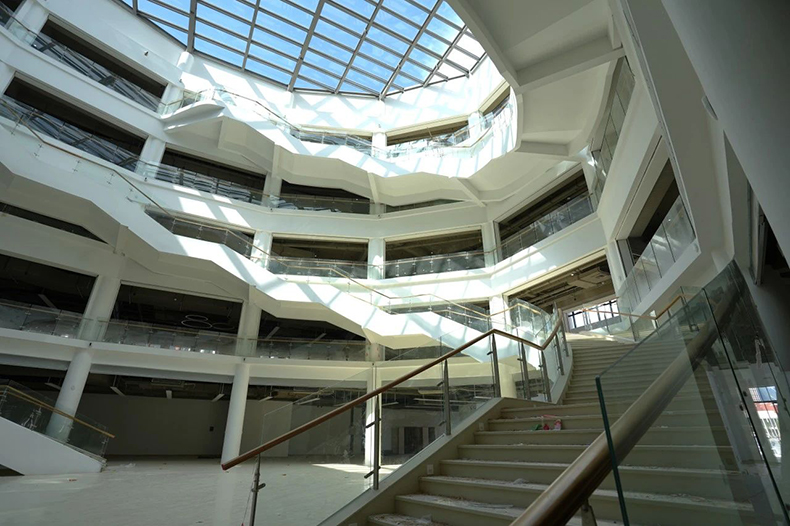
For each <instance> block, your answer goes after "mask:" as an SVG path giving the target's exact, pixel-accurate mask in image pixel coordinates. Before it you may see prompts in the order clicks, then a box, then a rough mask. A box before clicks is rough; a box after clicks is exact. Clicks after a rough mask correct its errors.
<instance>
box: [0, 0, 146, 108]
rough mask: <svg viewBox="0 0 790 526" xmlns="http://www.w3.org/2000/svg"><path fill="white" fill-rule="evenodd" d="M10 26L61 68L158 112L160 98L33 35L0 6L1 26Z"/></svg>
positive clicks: (43, 36) (16, 33) (56, 44)
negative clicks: (61, 66) (64, 66)
mask: <svg viewBox="0 0 790 526" xmlns="http://www.w3.org/2000/svg"><path fill="white" fill-rule="evenodd" d="M11 21H12V22H11ZM9 23H10V24H13V33H14V34H15V35H16V36H17V37H18V38H20V39H21V40H23V41H24V42H26V43H30V45H32V46H33V47H34V48H35V49H37V50H38V51H40V52H41V53H43V54H44V55H46V56H48V57H50V58H52V59H54V60H56V61H58V62H60V63H61V64H65V65H66V66H68V67H70V68H72V69H74V70H75V71H77V72H79V73H81V74H82V75H85V76H86V77H88V78H89V79H91V80H95V81H96V82H98V83H99V84H101V85H102V86H106V87H108V88H109V89H111V90H113V91H115V92H116V93H119V94H121V95H123V96H124V97H126V98H127V99H129V100H132V101H134V102H136V103H137V104H140V105H141V106H143V107H145V108H148V109H149V110H153V111H156V109H157V108H158V106H159V97H157V96H155V95H153V94H151V93H149V92H147V91H146V90H144V89H143V88H141V87H139V86H137V85H136V84H134V83H133V82H131V81H129V80H127V79H125V78H123V77H120V76H119V75H117V74H115V73H113V72H112V71H110V70H109V69H107V68H106V67H104V66H102V65H101V64H98V63H96V62H94V61H93V60H91V59H89V58H88V57H86V56H84V55H82V54H80V53H78V52H76V51H74V50H73V49H70V48H69V47H67V46H66V45H64V44H62V43H60V42H58V41H57V40H54V39H53V38H51V37H49V36H47V35H45V34H43V33H34V32H32V31H30V30H28V29H27V28H26V27H25V26H23V25H22V24H21V23H19V22H18V21H17V20H16V19H15V18H14V16H13V12H11V10H10V9H9V8H8V7H7V6H5V5H3V4H1V3H0V24H2V25H4V26H5V25H9Z"/></svg>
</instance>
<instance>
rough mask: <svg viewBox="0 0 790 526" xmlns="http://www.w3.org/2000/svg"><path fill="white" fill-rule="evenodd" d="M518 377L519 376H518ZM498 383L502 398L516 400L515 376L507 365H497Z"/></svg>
mask: <svg viewBox="0 0 790 526" xmlns="http://www.w3.org/2000/svg"><path fill="white" fill-rule="evenodd" d="M519 376H520V375H519ZM499 381H500V383H501V385H500V390H501V393H502V398H518V391H517V390H516V375H515V374H514V373H513V370H512V368H510V367H508V366H507V365H503V364H501V363H500V364H499Z"/></svg>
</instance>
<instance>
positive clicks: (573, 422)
mask: <svg viewBox="0 0 790 526" xmlns="http://www.w3.org/2000/svg"><path fill="white" fill-rule="evenodd" d="M547 414H548V415H553V414H554V413H552V412H551V411H549V412H548V413H547ZM621 414H622V413H619V412H618V413H609V419H610V421H611V422H614V421H615V420H617V418H619V417H620V415H621ZM556 416H560V415H556ZM561 418H562V429H598V428H600V429H603V417H602V416H601V413H600V412H599V413H598V414H587V415H566V416H561ZM711 421H713V422H716V423H718V424H721V417H720V416H719V414H718V413H717V412H713V411H709V412H705V411H664V412H663V413H661V415H660V416H659V417H658V419H657V420H656V422H655V423H654V424H653V425H654V426H668V427H671V426H693V425H695V424H699V423H700V422H711ZM543 423H546V424H549V426H551V425H553V423H554V419H553V418H551V417H549V418H545V419H544V418H543V417H541V416H532V417H526V418H497V419H492V420H489V421H488V429H489V431H526V430H530V429H533V428H534V427H535V426H536V425H539V424H543Z"/></svg>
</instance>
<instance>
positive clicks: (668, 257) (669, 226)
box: [619, 197, 696, 312]
mask: <svg viewBox="0 0 790 526" xmlns="http://www.w3.org/2000/svg"><path fill="white" fill-rule="evenodd" d="M695 238H696V237H695V235H694V229H693V227H692V226H691V220H690V219H689V217H688V213H686V207H685V206H684V205H683V200H682V199H681V198H680V197H678V198H677V200H676V201H675V202H674V203H673V205H672V207H671V208H670V210H669V213H668V214H667V216H666V217H665V218H664V220H663V221H662V222H661V224H660V225H659V227H658V230H657V231H656V233H655V234H654V235H653V237H652V238H651V239H650V242H649V243H648V244H647V246H646V247H645V250H644V251H643V252H642V255H641V256H640V257H639V259H638V260H637V261H636V263H634V268H633V269H632V270H631V273H630V274H629V275H628V276H627V277H626V279H625V282H624V283H623V285H622V286H621V287H620V297H619V306H620V309H621V310H622V311H623V312H636V310H637V307H638V305H639V304H640V303H641V301H642V300H644V299H645V298H646V297H647V295H648V294H649V293H650V291H651V290H653V289H654V288H655V287H656V285H657V284H658V282H659V281H660V280H661V278H662V277H664V276H665V275H667V272H668V271H669V269H670V268H671V267H672V265H674V264H675V262H676V261H677V260H678V258H680V256H681V255H682V254H683V252H684V251H685V250H686V249H687V248H688V247H689V246H690V245H691V244H692V243H693V242H694V240H695Z"/></svg>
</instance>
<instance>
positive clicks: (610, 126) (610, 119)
mask: <svg viewBox="0 0 790 526" xmlns="http://www.w3.org/2000/svg"><path fill="white" fill-rule="evenodd" d="M635 86H636V81H635V79H634V74H633V73H632V72H631V68H630V67H629V65H628V60H626V59H625V58H623V59H620V62H619V63H618V65H617V69H616V70H615V76H614V78H613V79H612V91H613V93H612V102H611V105H610V106H609V107H608V109H607V112H606V115H605V116H604V122H605V123H606V124H605V125H604V130H603V138H602V140H601V147H600V149H598V150H594V151H593V152H592V157H593V162H594V163H595V179H594V181H593V188H592V194H593V195H594V196H595V198H596V202H600V200H601V195H602V194H603V188H604V185H605V184H606V176H607V174H608V173H609V168H610V167H611V165H612V159H614V153H615V149H616V148H617V142H618V141H619V140H620V134H621V133H622V130H623V124H624V123H625V115H626V113H627V112H628V105H629V104H630V103H631V96H632V95H633V93H634V87H635Z"/></svg>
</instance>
